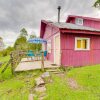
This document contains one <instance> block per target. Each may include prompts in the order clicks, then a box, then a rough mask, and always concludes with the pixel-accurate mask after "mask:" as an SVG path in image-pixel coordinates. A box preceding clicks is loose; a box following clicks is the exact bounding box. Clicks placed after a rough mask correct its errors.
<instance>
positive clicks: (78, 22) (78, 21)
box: [75, 18, 83, 25]
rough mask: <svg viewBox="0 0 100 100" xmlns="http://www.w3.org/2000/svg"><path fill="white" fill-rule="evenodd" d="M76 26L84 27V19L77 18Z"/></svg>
mask: <svg viewBox="0 0 100 100" xmlns="http://www.w3.org/2000/svg"><path fill="white" fill-rule="evenodd" d="M75 24H77V25H83V19H82V18H76V19H75Z"/></svg>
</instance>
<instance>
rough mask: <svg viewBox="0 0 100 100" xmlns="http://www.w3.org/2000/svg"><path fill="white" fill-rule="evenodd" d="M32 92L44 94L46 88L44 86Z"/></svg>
mask: <svg viewBox="0 0 100 100" xmlns="http://www.w3.org/2000/svg"><path fill="white" fill-rule="evenodd" d="M34 90H35V91H36V92H45V91H46V87H45V86H41V87H36V88H35V89H34Z"/></svg>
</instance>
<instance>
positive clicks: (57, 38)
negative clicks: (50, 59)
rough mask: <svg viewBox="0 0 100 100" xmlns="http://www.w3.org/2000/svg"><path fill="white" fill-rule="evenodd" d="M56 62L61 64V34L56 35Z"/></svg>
mask: <svg viewBox="0 0 100 100" xmlns="http://www.w3.org/2000/svg"><path fill="white" fill-rule="evenodd" d="M54 63H55V64H57V65H60V35H58V34H57V35H56V36H55V37H54Z"/></svg>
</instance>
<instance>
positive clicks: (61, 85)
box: [0, 56, 100, 100]
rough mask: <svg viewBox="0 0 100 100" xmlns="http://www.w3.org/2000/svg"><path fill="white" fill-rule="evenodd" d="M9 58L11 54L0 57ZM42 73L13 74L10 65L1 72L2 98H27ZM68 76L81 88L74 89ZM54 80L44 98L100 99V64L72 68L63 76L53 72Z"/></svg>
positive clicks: (67, 99)
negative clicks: (69, 82)
mask: <svg viewBox="0 0 100 100" xmlns="http://www.w3.org/2000/svg"><path fill="white" fill-rule="evenodd" d="M8 60H9V56H7V57H4V58H3V57H2V58H0V61H2V62H5V61H6V62H7V61H8ZM3 68H4V66H3V67H2V68H0V72H1V70H2V69H3ZM41 73H42V72H41V71H40V70H35V71H27V72H20V73H17V74H16V76H13V75H12V74H11V66H10V65H9V67H8V68H7V70H6V71H5V72H4V73H3V74H1V73H0V100H27V99H28V95H29V93H34V91H33V89H34V86H35V81H34V79H35V78H36V77H38V76H40V74H41ZM68 78H72V79H75V80H76V82H77V84H78V85H79V86H81V88H78V89H72V88H71V87H70V86H69V84H68ZM52 80H53V82H52V83H49V84H46V88H47V91H46V93H47V96H46V98H45V99H44V100H100V65H94V66H86V67H81V68H71V69H69V70H66V73H65V75H64V76H61V77H59V76H58V75H55V74H52ZM36 100H38V99H36Z"/></svg>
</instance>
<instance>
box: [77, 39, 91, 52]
mask: <svg viewBox="0 0 100 100" xmlns="http://www.w3.org/2000/svg"><path fill="white" fill-rule="evenodd" d="M83 39H86V40H87V49H82V48H80V49H79V48H77V40H83ZM75 50H90V38H84V37H75Z"/></svg>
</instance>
